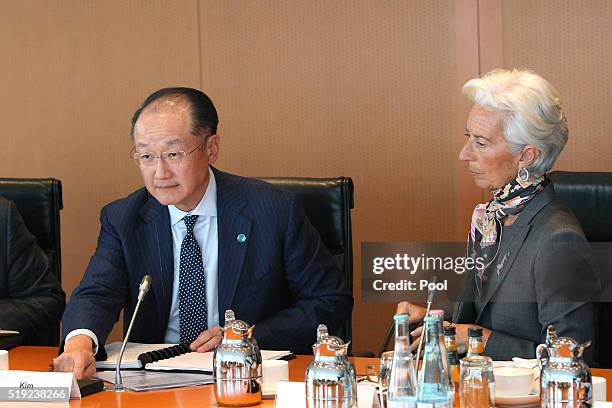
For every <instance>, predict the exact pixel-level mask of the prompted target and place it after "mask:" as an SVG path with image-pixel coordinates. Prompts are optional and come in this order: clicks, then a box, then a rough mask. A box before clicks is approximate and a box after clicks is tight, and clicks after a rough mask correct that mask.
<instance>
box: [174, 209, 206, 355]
mask: <svg viewBox="0 0 612 408" xmlns="http://www.w3.org/2000/svg"><path fill="white" fill-rule="evenodd" d="M197 219H198V216H197V215H187V216H185V217H184V218H183V220H184V221H185V226H186V227H187V235H185V239H183V243H182V244H181V260H180V265H179V320H180V327H181V343H191V342H192V341H194V340H195V338H196V337H198V335H199V334H200V333H201V332H202V331H204V330H206V329H207V328H208V308H207V307H206V275H205V273H204V263H203V262H202V251H201V250H200V246H199V245H198V241H196V238H195V235H193V227H194V225H195V223H196V220H197Z"/></svg>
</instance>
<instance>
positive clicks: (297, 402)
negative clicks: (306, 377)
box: [274, 381, 376, 408]
mask: <svg viewBox="0 0 612 408" xmlns="http://www.w3.org/2000/svg"><path fill="white" fill-rule="evenodd" d="M375 391H376V387H373V386H370V385H366V384H357V407H358V408H372V407H373V405H374V402H375V401H374V394H375ZM274 406H275V408H306V384H305V383H303V382H296V381H279V382H278V384H277V386H276V403H275V405H274Z"/></svg>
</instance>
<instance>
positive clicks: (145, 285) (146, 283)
mask: <svg viewBox="0 0 612 408" xmlns="http://www.w3.org/2000/svg"><path fill="white" fill-rule="evenodd" d="M149 288H151V275H145V276H144V277H143V278H142V282H140V286H139V287H138V302H136V308H135V309H134V313H133V314H132V320H130V325H129V326H128V329H127V332H126V333H125V338H124V339H123V344H122V345H121V351H120V352H119V358H118V359H117V366H116V367H115V392H123V391H125V390H126V389H127V388H126V387H124V386H123V380H122V379H121V359H122V358H123V352H124V351H125V346H127V343H128V340H129V338H130V333H131V332H132V326H133V325H134V321H135V320H136V315H137V314H138V310H139V309H140V304H141V303H142V301H143V300H144V298H145V296H146V295H147V293H148V292H149Z"/></svg>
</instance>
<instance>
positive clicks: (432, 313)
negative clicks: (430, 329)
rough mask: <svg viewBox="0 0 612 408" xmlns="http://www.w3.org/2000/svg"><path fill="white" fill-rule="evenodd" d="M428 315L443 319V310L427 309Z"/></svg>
mask: <svg viewBox="0 0 612 408" xmlns="http://www.w3.org/2000/svg"><path fill="white" fill-rule="evenodd" d="M429 315H430V316H433V317H439V318H440V319H442V320H444V310H442V309H433V310H430V311H429Z"/></svg>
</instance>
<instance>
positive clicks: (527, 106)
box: [463, 69, 568, 176]
mask: <svg viewBox="0 0 612 408" xmlns="http://www.w3.org/2000/svg"><path fill="white" fill-rule="evenodd" d="M463 94H464V95H465V96H467V97H468V98H469V99H470V100H471V101H472V102H473V103H474V104H476V105H479V106H482V107H483V108H485V109H490V110H493V111H496V112H499V113H500V114H501V118H502V120H501V131H502V133H503V135H504V137H505V138H506V141H507V142H508V144H509V145H510V148H511V149H512V150H513V151H514V152H515V153H518V152H520V151H521V149H522V148H523V147H524V146H526V145H532V146H535V147H536V148H537V149H538V150H539V151H540V155H539V156H538V157H537V158H536V159H535V160H534V162H533V163H531V164H530V165H529V166H527V170H529V172H530V173H531V174H533V175H535V176H542V175H544V174H546V172H548V171H549V170H550V169H551V168H552V166H553V164H554V163H555V160H557V156H559V153H561V151H562V150H563V148H564V147H565V143H566V142H567V133H568V132H567V120H566V119H565V113H564V112H563V104H562V102H561V98H560V97H559V93H558V92H557V90H556V89H555V88H554V87H553V86H552V85H551V84H550V83H549V82H548V81H547V80H545V79H544V78H542V77H541V76H539V75H537V74H536V73H534V72H532V71H528V70H517V69H513V70H512V71H509V70H505V69H496V70H494V71H491V72H489V73H487V74H485V75H484V76H482V77H481V78H475V79H472V80H470V81H468V82H466V83H465V85H463Z"/></svg>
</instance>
